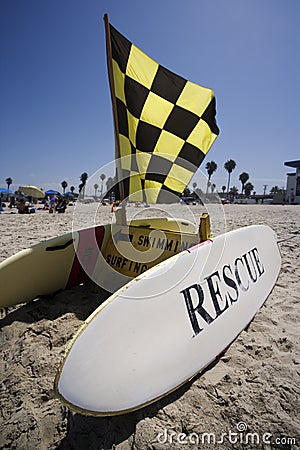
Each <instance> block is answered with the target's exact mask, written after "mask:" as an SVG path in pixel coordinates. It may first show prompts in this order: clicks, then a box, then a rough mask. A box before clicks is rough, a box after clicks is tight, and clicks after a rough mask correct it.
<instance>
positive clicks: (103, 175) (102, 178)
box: [100, 173, 106, 197]
mask: <svg viewBox="0 0 300 450" xmlns="http://www.w3.org/2000/svg"><path fill="white" fill-rule="evenodd" d="M105 178H106V175H105V173H101V175H100V180H101V182H102V183H101V197H102V195H103V182H104V180H105Z"/></svg>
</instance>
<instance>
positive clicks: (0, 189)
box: [0, 188, 13, 195]
mask: <svg viewBox="0 0 300 450" xmlns="http://www.w3.org/2000/svg"><path fill="white" fill-rule="evenodd" d="M0 194H5V195H9V194H13V191H12V190H11V189H6V188H0Z"/></svg>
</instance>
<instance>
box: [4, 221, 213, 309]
mask: <svg viewBox="0 0 300 450" xmlns="http://www.w3.org/2000/svg"><path fill="white" fill-rule="evenodd" d="M202 223H203V221H202ZM200 235H201V232H199V229H196V227H195V226H194V224H192V223H191V222H188V221H182V220H179V219H169V218H150V219H140V220H133V221H131V222H129V223H128V224H127V225H118V224H107V225H99V226H95V227H91V228H86V229H83V230H79V231H75V232H73V233H72V232H70V233H67V234H63V235H61V236H58V237H55V238H52V239H49V240H46V241H43V242H40V243H39V244H36V245H33V246H32V247H30V248H28V249H25V250H22V251H20V252H18V253H17V254H15V255H13V256H11V257H9V258H7V259H6V260H4V261H3V262H1V263H0V284H1V286H2V288H1V296H0V307H1V308H3V307H7V306H11V305H15V304H18V303H24V302H28V301H31V300H33V299H35V298H38V297H41V296H46V295H51V294H53V293H55V292H57V291H59V290H62V289H66V288H71V287H72V286H75V285H78V284H81V283H83V282H85V281H87V280H89V279H92V280H93V281H95V283H97V284H98V285H99V286H101V287H103V288H105V289H106V290H109V291H110V292H115V291H116V290H117V289H119V288H120V287H121V286H123V285H124V284H126V283H127V282H128V281H130V280H131V279H132V278H134V277H136V276H137V275H140V274H141V273H143V272H145V271H146V270H148V269H149V268H150V267H153V266H154V265H156V264H157V263H159V262H161V261H163V260H165V259H167V258H169V257H171V256H173V255H174V254H177V253H179V252H180V251H182V250H186V249H187V248H189V247H191V246H193V245H195V244H197V243H198V242H199V241H200V240H204V239H205V236H204V239H201V238H200Z"/></svg>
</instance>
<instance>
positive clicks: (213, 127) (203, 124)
mask: <svg viewBox="0 0 300 450" xmlns="http://www.w3.org/2000/svg"><path fill="white" fill-rule="evenodd" d="M109 27H110V41H111V51H112V69H113V80H114V93H112V95H115V97H116V106H117V108H116V109H117V133H118V136H117V138H118V139H119V151H120V158H121V169H122V170H121V172H122V174H121V176H122V179H123V186H124V197H125V198H126V197H127V198H128V200H132V201H142V200H146V201H147V202H148V203H161V202H164V201H165V198H166V195H165V194H167V193H169V194H170V193H173V194H176V195H178V194H179V193H182V192H183V191H184V189H185V188H186V186H187V185H188V183H189V182H190V180H191V178H192V176H193V174H194V173H195V171H196V170H197V168H198V167H199V165H200V164H201V162H202V160H203V158H204V157H205V155H206V154H207V152H208V151H209V149H210V147H211V145H212V143H213V142H214V140H215V139H216V137H217V135H218V134H219V129H218V127H217V124H216V121H215V115H216V104H215V97H214V93H213V91H212V90H211V89H207V88H204V87H202V86H199V85H197V84H194V83H191V82H190V81H187V80H185V79H184V78H182V77H181V76H179V75H176V74H175V73H173V72H171V71H170V70H168V69H166V68H165V67H163V66H161V65H160V64H158V63H157V62H155V61H154V60H153V59H151V58H150V57H149V56H147V55H146V54H145V53H143V52H142V51H141V50H140V49H139V48H138V47H136V46H135V45H133V44H132V43H131V42H129V41H128V39H127V38H126V37H125V36H122V34H120V33H119V32H118V31H117V30H116V29H115V28H114V27H113V26H112V25H109ZM142 191H143V192H144V195H145V196H146V199H145V198H144V199H143V196H142Z"/></svg>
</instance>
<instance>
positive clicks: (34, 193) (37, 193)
mask: <svg viewBox="0 0 300 450" xmlns="http://www.w3.org/2000/svg"><path fill="white" fill-rule="evenodd" d="M19 191H20V192H23V194H24V195H26V196H27V197H32V198H44V197H45V192H44V191H43V190H42V189H40V188H38V187H36V186H19Z"/></svg>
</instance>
